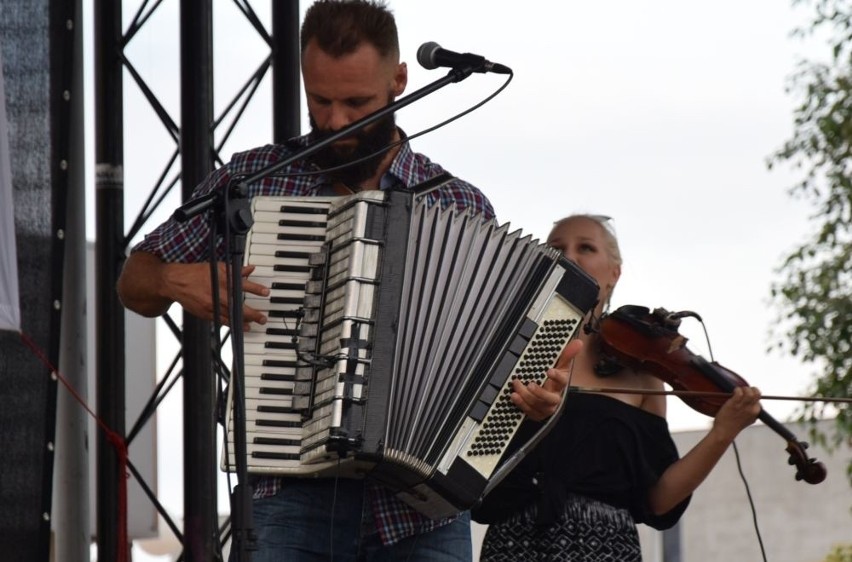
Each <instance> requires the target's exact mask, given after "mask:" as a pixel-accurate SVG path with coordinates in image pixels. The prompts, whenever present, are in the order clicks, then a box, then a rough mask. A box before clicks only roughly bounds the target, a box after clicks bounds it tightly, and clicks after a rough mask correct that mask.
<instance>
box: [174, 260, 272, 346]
mask: <svg viewBox="0 0 852 562" xmlns="http://www.w3.org/2000/svg"><path fill="white" fill-rule="evenodd" d="M218 265H219V272H218V277H219V278H218V282H219V285H218V288H219V303H218V304H219V310H218V320H219V322H221V323H222V324H223V325H225V326H230V324H231V322H230V318H229V315H228V301H229V300H230V297H229V293H228V274H227V269H226V267H225V264H224V263H221V262H220V263H219V264H218ZM166 267H167V269H166V271H165V272H164V276H163V279H164V280H165V281H166V286H167V287H169V291H170V294H169V296H170V297H171V299H172V300H173V301H175V302H177V303H178V304H180V305H181V306H182V307H183V308H184V310H186V311H187V312H189V313H190V314H192V315H193V316H196V317H198V318H201V319H202V320H208V321H212V320H213V319H214V318H213V306H214V304H213V292H212V290H211V282H210V264H208V263H190V264H182V263H175V264H167V266H166ZM253 271H254V266H253V265H247V266H243V268H242V271H241V272H240V275H241V277H242V279H243V292H244V293H246V294H253V295H258V296H264V297H265V296H268V295H269V289H268V288H267V287H264V286H263V285H261V284H260V283H255V282H253V281H249V280H248V277H249V275H251V274H252V272H253ZM251 323H257V324H266V315H264V314H263V313H262V312H261V311H259V310H256V309H254V308H251V307H249V306H243V329H244V330H245V331H248V330H249V329H250V325H251Z"/></svg>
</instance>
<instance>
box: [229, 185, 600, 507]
mask: <svg viewBox="0 0 852 562" xmlns="http://www.w3.org/2000/svg"><path fill="white" fill-rule="evenodd" d="M252 216H253V218H254V223H253V226H252V228H251V230H250V232H249V235H248V240H247V246H246V262H247V263H251V264H253V265H255V266H256V269H255V271H254V273H253V275H252V278H251V279H252V280H253V281H256V282H259V283H262V284H264V285H266V286H267V287H269V288H270V296H269V297H268V298H260V297H256V296H254V295H247V297H246V304H247V305H248V306H251V307H253V308H256V309H259V310H263V311H265V313H266V315H267V317H268V322H267V324H266V325H264V326H262V327H261V329H259V330H255V331H251V332H246V333H245V340H244V345H245V352H244V361H245V370H244V380H245V384H244V389H245V407H246V446H247V455H248V459H247V467H248V472H249V473H254V474H268V475H285V476H292V477H346V478H361V477H369V478H373V479H375V480H377V481H379V482H381V483H382V484H384V485H386V486H387V487H389V488H390V489H391V490H393V491H394V492H395V493H396V494H397V496H398V497H399V498H400V499H402V500H403V501H405V502H406V503H408V504H409V505H411V506H412V507H414V508H415V509H416V510H418V511H419V512H421V513H423V514H425V515H427V516H429V517H433V518H438V517H444V516H449V515H453V514H456V513H458V512H461V511H464V510H466V509H469V508H470V507H471V506H473V505H474V504H475V503H476V502H477V501H479V500H480V499H481V497H482V496H483V493H484V491H485V490H486V488H487V487H488V486H489V484H493V483H494V482H492V479H493V478H494V476H495V473H496V472H497V470H498V468H500V467H505V463H507V462H509V459H508V458H504V457H507V454H506V450H507V446H508V444H509V442H510V441H511V439H512V437H513V436H514V435H515V433H516V431H517V430H518V427H519V426H520V424H521V422H522V421H523V418H524V414H523V412H521V411H520V410H519V409H518V408H517V407H516V406H515V405H514V404H513V403H512V402H511V400H510V398H509V396H510V394H511V388H512V379H513V378H518V379H520V380H521V381H523V382H532V381H535V382H542V381H543V380H544V378H545V372H546V371H547V370H548V369H549V368H551V367H553V366H554V364H555V363H556V361H557V359H558V356H559V354H560V353H561V351H562V349H563V347H564V346H565V344H566V343H567V342H568V341H569V340H570V338H571V337H573V335H574V334H575V332H576V330H577V328H578V327H579V325H580V324H581V323H582V319H583V317H584V316H585V314H586V313H587V312H588V311H589V310H590V309H591V308H592V307H593V306H594V304H595V302H596V300H597V295H598V287H597V285H596V283H595V282H594V280H593V279H592V278H591V277H589V276H588V275H586V274H585V273H584V272H583V271H582V270H580V269H579V268H578V267H577V266H576V265H575V264H573V263H572V262H570V261H568V260H566V259H565V258H563V257H562V256H561V254H560V253H559V252H558V251H556V250H554V249H552V248H549V247H547V246H546V245H544V244H540V243H539V242H538V241H537V240H533V239H531V238H530V237H529V236H527V237H524V236H522V235H521V233H520V232H518V231H514V232H510V231H509V227H508V225H499V224H497V223H496V222H495V221H493V220H484V219H483V218H482V217H481V216H479V215H476V214H473V213H470V212H468V211H458V210H456V209H451V208H442V207H441V205H438V204H433V205H429V204H427V202H426V197H425V196H418V195H416V194H414V193H411V192H402V191H369V192H363V193H359V194H356V195H353V196H348V197H325V198H323V197H274V196H262V197H255V198H253V200H252ZM232 413H233V397H232V395H229V399H228V407H227V436H226V445H225V454H223V459H222V465H223V469H224V470H234V464H235V462H234V461H235V459H234V452H233V451H234V446H233V443H234V441H233V439H234V428H233V416H232ZM517 460H520V459H517ZM517 460H514V461H513V462H517Z"/></svg>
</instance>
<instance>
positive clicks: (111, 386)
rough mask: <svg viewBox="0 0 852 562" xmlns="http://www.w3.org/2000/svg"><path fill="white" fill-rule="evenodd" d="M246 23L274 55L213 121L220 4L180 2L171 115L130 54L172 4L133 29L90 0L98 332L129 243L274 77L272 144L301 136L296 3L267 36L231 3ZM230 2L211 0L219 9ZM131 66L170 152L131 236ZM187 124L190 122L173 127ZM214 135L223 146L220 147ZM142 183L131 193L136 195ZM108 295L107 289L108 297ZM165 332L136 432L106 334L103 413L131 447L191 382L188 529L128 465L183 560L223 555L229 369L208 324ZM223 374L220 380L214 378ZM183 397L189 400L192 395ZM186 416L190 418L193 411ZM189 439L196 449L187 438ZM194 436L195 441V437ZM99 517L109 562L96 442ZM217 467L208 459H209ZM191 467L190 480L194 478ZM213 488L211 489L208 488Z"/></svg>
mask: <svg viewBox="0 0 852 562" xmlns="http://www.w3.org/2000/svg"><path fill="white" fill-rule="evenodd" d="M232 2H233V4H234V5H235V6H236V7H237V9H238V11H239V13H240V14H242V16H243V17H244V18H245V20H246V21H247V22H248V23H249V27H250V29H252V30H253V32H254V33H256V34H257V36H258V37H260V38H261V40H262V43H263V44H264V45H265V46H266V47H267V48H268V49H269V52H268V54H267V55H266V56H264V57H263V58H262V60H261V61H260V63H259V64H258V65H257V66H256V68H254V69H253V70H252V71H251V72H250V74H249V76H248V78H247V79H246V80H245V81H244V82H243V83H242V84H239V85H238V87H237V89H236V93H235V94H234V95H233V96H232V97H231V98H230V99H229V100H228V101H227V103H226V104H224V106H223V109H222V110H221V112H220V113H219V114H218V115H213V109H212V108H213V104H212V100H213V95H214V92H213V80H212V72H213V56H212V52H213V51H212V42H213V37H212V35H213V34H212V16H213V8H214V3H213V0H180V35H181V37H180V51H181V52H180V58H181V70H180V75H181V89H180V98H181V106H180V107H181V112H180V115H179V116H177V115H175V114H174V113H173V112H170V111H169V109H167V107H169V103H168V101H169V100H167V99H166V98H165V97H164V96H163V95H162V94H160V93H158V92H157V91H156V87H155V86H153V85H151V84H149V82H148V81H146V80H145V78H144V77H143V76H142V73H141V72H140V71H139V70H138V69H137V65H136V64H135V62H134V60H133V58H132V57H131V56H130V55H129V54H128V47H130V46H131V45H132V44H133V43H134V41H138V40H139V37H140V32H141V31H142V30H143V28H145V27H146V26H152V25H156V21H155V20H156V19H157V18H155V17H154V16H155V15H158V13H160V11H162V10H163V6H164V5H167V4H168V3H167V2H165V1H164V0H155V1H150V0H143V1H142V2H141V3H138V2H137V3H138V4H139V5H138V6H137V8H136V10H135V12H134V13H133V16H132V18H131V19H130V22H129V24H128V25H127V26H126V28H123V25H122V7H123V6H122V4H124V3H127V2H126V0H125V1H124V2H123V1H119V2H115V1H114V0H95V59H96V65H95V74H96V95H95V104H96V149H95V151H96V160H97V162H96V164H97V167H96V176H97V178H96V183H97V188H98V189H97V193H96V197H97V200H96V206H97V211H96V214H97V217H96V218H97V222H98V227H97V245H96V263H97V267H98V269H99V271H102V272H103V271H107V272H109V273H108V274H107V275H106V276H105V278H102V279H99V283H100V284H101V285H103V287H99V289H98V295H99V296H98V303H97V322H98V325H99V326H100V328H99V330H98V331H99V332H103V330H104V328H103V327H107V328H106V329H108V330H113V331H115V330H118V331H123V319H124V311H123V309H122V308H121V305H120V303H119V302H118V300H117V297H116V296H115V294H114V289H113V288H114V287H115V282H116V281H117V278H118V272H119V271H120V269H121V264H122V261H123V257H124V256H125V255H126V253H127V251H128V249H129V245H130V243H131V240H133V239H134V238H135V237H136V236H137V235H138V234H139V233H140V232H142V231H143V229H150V228H149V222H150V220H151V218H152V216H153V215H154V214H155V212H156V211H157V210H158V209H159V208H160V207H161V206H162V205H163V203H164V201H166V200H167V198H168V196H169V195H170V193H172V192H173V191H174V189H175V187H176V186H178V185H179V184H180V185H181V186H182V195H183V199H184V200H186V199H187V198H188V197H189V196H190V193H191V190H192V188H193V187H194V186H195V185H196V183H197V182H198V181H200V179H202V178H203V177H204V176H205V175H206V174H207V173H209V172H210V171H212V168H213V167H215V166H218V165H222V164H223V162H224V159H223V158H222V157H221V151H222V150H223V147H224V146H225V144H226V142H227V141H228V140H229V139H230V138H231V136H232V133H233V132H234V130H235V128H236V126H237V124H238V123H239V122H240V120H241V118H243V116H244V114H245V112H246V110H247V108H249V106H250V105H251V104H252V103H259V102H258V101H257V98H258V96H257V94H258V90H259V87H260V85H261V84H262V82H263V81H264V80H265V79H266V77H267V76H271V78H270V79H271V80H272V103H271V109H272V114H273V137H274V138H273V139H271V140H273V141H280V140H283V139H285V138H288V137H290V136H293V135H295V134H298V131H299V121H298V115H299V80H298V77H299V73H298V72H299V71H298V20H299V6H298V1H297V0H270V2H271V6H272V11H271V29H267V27H266V26H265V25H264V23H263V22H262V21H261V18H260V17H259V15H258V12H257V11H256V10H255V9H254V8H253V6H252V4H251V2H249V0H232ZM224 3H225V0H216V3H215V5H216V6H217V7H223V5H224ZM125 71H126V73H127V76H129V77H130V79H131V82H132V84H133V85H134V86H135V87H137V88H138V90H139V92H140V93H141V94H142V97H143V98H144V100H145V102H146V103H147V105H148V106H149V107H150V109H151V110H153V112H154V114H155V115H156V117H157V120H156V121H157V123H155V124H156V125H159V126H162V127H163V128H164V129H165V131H166V133H167V136H168V138H169V139H170V140H171V143H173V145H172V146H171V148H170V149H169V151H168V152H169V155H168V156H167V157H166V159H165V161H164V162H162V163H161V168H160V172H159V175H157V177H156V180H155V181H154V182H153V184H152V185H148V186H143V187H144V189H145V190H146V192H147V193H148V195H147V197H146V198H145V199H144V203H143V204H142V206H141V208H140V209H139V210H138V213H136V216H135V218H134V219H133V221H132V223H131V225H130V227H129V228H128V229H127V230H126V232H125V231H124V227H123V219H122V218H121V217H123V214H124V201H123V193H122V191H123V189H124V187H125V186H124V178H123V171H122V168H123V162H124V154H123V148H124V135H125V131H124V122H123V108H124V104H123V100H124V97H125V96H124V90H123V83H122V80H123V76H124V72H125ZM178 122H180V123H182V124H183V127H181V126H180V125H178ZM215 138H218V140H214V139H215ZM143 187H140V186H134V190H141V189H143ZM104 288H106V289H107V290H104ZM163 320H164V322H165V325H166V327H167V328H168V330H169V331H170V332H171V333H172V335H173V336H174V337H175V339H176V340H177V342H178V344H180V345H182V347H181V352H180V353H178V354H177V355H175V356H174V357H173V358H172V359H171V362H170V364H169V366H168V368H167V370H166V372H165V373H163V374H162V375H161V376H160V377H158V380H159V382H158V383H157V385H156V387H155V389H154V392H153V394H152V395H151V396H150V398H149V399H148V400H147V402H146V405H145V407H144V408H143V411H142V413H141V414H140V415H139V417H138V418H137V419H136V420H135V421H134V423H133V424H132V426H131V427H130V429H129V431H127V432H126V434H125V432H124V426H125V423H124V420H123V415H124V414H123V413H124V405H125V395H124V393H125V388H124V381H123V377H124V372H125V370H124V358H123V344H124V337H123V333H122V334H115V333H113V334H111V342H112V344H113V345H112V347H118V348H119V349H105V347H106V346H100V345H99V346H98V347H99V349H98V370H97V389H98V411H99V416H100V417H101V418H102V419H103V420H104V422H105V423H106V424H107V425H109V426H110V427H112V428H113V430H114V431H116V432H118V433H119V434H122V435H125V441H126V445H127V446H129V445H130V444H131V443H132V442H133V441H134V439H135V438H136V437H137V436H138V435H139V433H140V431H141V430H142V429H143V428H144V427H145V426H146V424H148V423H149V422H150V421H151V419H152V417H153V416H154V414H155V413H156V410H157V408H158V406H159V405H160V404H161V403H162V402H163V400H164V399H165V398H166V397H167V396H168V395H169V393H170V392H171V391H172V390H173V389H174V388H175V386H176V385H177V383H178V381H180V380H182V381H183V384H184V414H183V415H184V464H185V469H184V488H185V492H184V493H185V498H184V511H185V513H184V517H185V520H186V521H187V522H191V524H190V523H187V525H186V526H185V527H186V528H185V529H184V531H183V532H181V530H180V528H179V525H177V524H176V523H175V521H173V520H172V518H171V517H170V516H169V514H168V513H167V512H166V510H165V509H164V507H163V505H162V504H161V502H160V501H159V499H158V498H157V497H156V493H155V492H154V491H153V490H152V488H151V486H150V485H149V484H148V483H147V482H145V480H144V478H143V477H142V475H141V474H140V472H139V470H138V469H137V468H136V466H135V465H134V463H133V459H129V460H128V462H127V468H128V470H129V471H130V472H131V473H132V474H133V476H134V478H135V479H137V481H138V482H139V484H140V486H141V487H142V489H143V490H144V491H145V493H146V495H147V496H148V497H149V498H150V499H151V501H152V503H153V505H154V506H155V507H156V509H157V510H158V512H159V514H160V516H161V517H162V518H163V520H164V521H165V522H166V524H167V525H168V527H169V528H170V529H171V530H172V532H173V533H174V534H175V536H176V537H177V538H178V539H179V540H180V541H181V542H182V543H183V545H184V550H183V554H182V556H181V558H180V559H181V560H198V561H202V560H203V561H205V562H207V561H211V560H221V558H222V554H221V552H222V545H223V544H224V543H225V542H226V541H227V540H229V538H230V528H229V525H228V524H227V523H226V524H225V526H223V527H221V528H220V527H219V525H218V513H217V512H218V508H217V501H216V474H217V469H216V466H215V435H216V428H215V424H214V423H213V420H214V419H215V416H216V412H215V410H214V407H215V404H216V402H217V400H218V397H219V395H220V392H221V387H222V385H223V384H224V383H226V382H227V379H228V376H229V373H228V369H227V367H226V366H224V365H222V364H221V362H220V361H219V359H218V357H219V355H218V351H217V349H215V345H214V342H215V341H216V340H218V339H219V338H218V335H216V336H215V337H214V334H212V332H211V328H210V326H209V324H207V323H204V322H200V321H198V320H197V319H194V318H192V317H189V316H188V315H185V316H184V319H183V325H182V326H181V325H180V323H179V321H178V320H176V319H175V318H173V317H172V316H171V315H170V314H166V315H164V316H163ZM214 372H215V373H217V375H218V379H219V381H216V377H214V376H213V374H212V373H214ZM187 397H189V398H191V400H190V399H187ZM190 410H191V411H190ZM188 436H191V437H192V439H193V441H194V442H193V443H192V444H191V445H190V444H188V443H187V438H188ZM196 440H197V442H195V441H196ZM97 458H98V467H97V468H98V489H97V511H98V513H97V521H98V552H99V553H100V554H99V559H101V560H113V559H115V554H114V553H116V552H120V551H121V548H122V546H123V545H122V543H123V542H124V541H126V540H127V538H126V537H124V536H123V535H122V532H123V530H122V529H120V528H117V527H119V525H118V524H117V523H118V522H119V521H121V517H120V516H121V513H120V512H121V510H122V509H126V506H123V505H121V499H120V498H119V493H118V490H119V489H120V484H121V483H120V482H119V479H120V477H121V476H120V474H119V472H120V466H121V464H120V459H118V458H117V455H115V453H114V451H112V450H111V446H110V445H109V444H107V443H105V442H102V441H99V442H98V457H97ZM211 461H213V462H211ZM186 466H190V467H192V470H191V474H192V479H191V481H190V478H189V477H188V476H187V475H188V474H189V473H190V471H188V470H187V468H186ZM211 491H212V493H210V492H211Z"/></svg>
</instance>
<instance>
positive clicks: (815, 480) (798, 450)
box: [787, 441, 828, 484]
mask: <svg viewBox="0 0 852 562" xmlns="http://www.w3.org/2000/svg"><path fill="white" fill-rule="evenodd" d="M807 448H808V444H807V443H805V442H804V441H788V442H787V452H788V453H789V454H790V458H789V459H787V463H788V464H790V465H794V466H795V467H796V468H797V469H798V470H796V480H804V481H805V482H807V483H808V484H819V483H820V482H822V481H823V480H825V477H826V475H827V474H828V473H827V472H826V470H825V465H824V464H822V463H821V462H819V461H818V460H816V459H813V458H809V457H808V455H807V453H806V451H805V450H806V449H807Z"/></svg>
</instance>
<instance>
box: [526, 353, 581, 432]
mask: <svg viewBox="0 0 852 562" xmlns="http://www.w3.org/2000/svg"><path fill="white" fill-rule="evenodd" d="M582 348H583V342H581V341H580V340H573V341H571V342H569V343H568V345H566V346H565V349H564V350H562V354H561V355H560V356H559V360H558V361H557V362H556V365H555V366H554V367H553V368H552V369H549V370H548V371H547V379H546V380H545V381H544V383H543V384H541V385H539V384H536V383H534V382H531V383H529V384H526V385H525V384H524V383H523V382H521V381H520V380H518V379H515V380H514V381H512V385H513V387H514V392H512V402H513V403H514V404H515V406H517V407H518V408H520V409H521V411H523V412H524V413H525V414H526V415H527V417H529V418H530V419H531V420H534V421H542V420H545V419H547V418H549V417H550V416H552V415H553V414H554V413H556V410H558V409H559V404H560V402H561V401H562V393H563V391H564V390H565V387H566V386H568V377H569V369H570V366H571V361H573V360H574V357H576V356H577V354H579V353H580V350H581V349H582Z"/></svg>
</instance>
